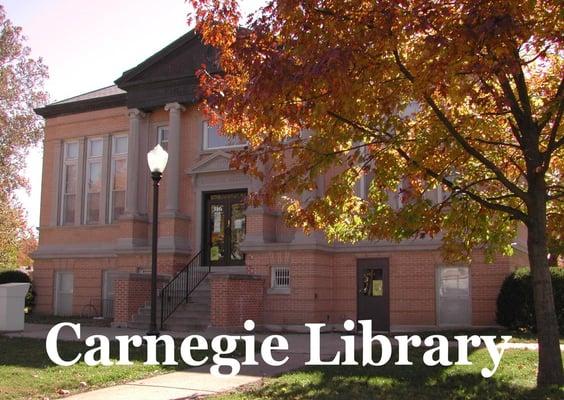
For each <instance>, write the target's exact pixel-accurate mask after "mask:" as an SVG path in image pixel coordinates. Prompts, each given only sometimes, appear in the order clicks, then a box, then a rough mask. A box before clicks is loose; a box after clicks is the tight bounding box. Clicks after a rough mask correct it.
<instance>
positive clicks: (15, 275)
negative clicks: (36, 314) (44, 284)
mask: <svg viewBox="0 0 564 400" xmlns="http://www.w3.org/2000/svg"><path fill="white" fill-rule="evenodd" d="M17 282H19V283H31V278H30V277H29V275H28V274H26V273H25V272H22V271H19V270H17V269H14V270H8V271H3V272H0V285H1V284H3V283H17ZM34 305H35V291H34V290H33V286H32V285H30V286H29V290H28V292H27V295H26V296H25V306H26V307H27V309H28V312H31V309H32V308H33V306H34Z"/></svg>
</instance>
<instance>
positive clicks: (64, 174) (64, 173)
mask: <svg viewBox="0 0 564 400" xmlns="http://www.w3.org/2000/svg"><path fill="white" fill-rule="evenodd" d="M73 143H75V144H76V145H77V146H80V143H79V141H78V140H68V141H65V142H63V163H62V164H63V171H62V174H61V175H62V180H61V209H60V215H59V217H60V218H59V224H60V225H61V226H65V225H67V226H68V225H74V224H75V221H76V212H77V210H76V204H75V210H74V212H75V221H73V222H72V223H67V224H65V204H66V202H65V197H66V194H67V193H66V186H67V165H76V177H77V180H78V174H79V172H80V171H79V170H78V159H79V157H80V149H79V154H77V156H76V158H71V159H67V145H69V144H73ZM74 195H75V196H77V193H76V188H75V194H74Z"/></svg>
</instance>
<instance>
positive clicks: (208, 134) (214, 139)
mask: <svg viewBox="0 0 564 400" xmlns="http://www.w3.org/2000/svg"><path fill="white" fill-rule="evenodd" d="M203 136H204V137H203V143H204V150H212V149H225V148H229V147H241V146H244V145H245V142H244V141H242V140H240V139H238V138H231V137H228V136H226V135H223V134H221V133H220V132H219V126H214V125H208V123H207V121H204V123H203Z"/></svg>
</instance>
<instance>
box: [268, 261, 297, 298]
mask: <svg viewBox="0 0 564 400" xmlns="http://www.w3.org/2000/svg"><path fill="white" fill-rule="evenodd" d="M277 270H287V271H288V286H278V285H277V282H276V271H277ZM291 277H292V275H291V272H290V267H289V266H284V265H276V266H272V267H270V288H269V289H268V291H267V293H269V294H290V288H291V286H292V280H291V279H292V278H291Z"/></svg>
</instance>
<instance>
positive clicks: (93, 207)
mask: <svg viewBox="0 0 564 400" xmlns="http://www.w3.org/2000/svg"><path fill="white" fill-rule="evenodd" d="M102 149H103V141H102V139H101V138H94V139H88V147H87V157H86V190H85V191H86V195H85V202H84V215H85V221H84V222H85V223H87V224H99V223H100V222H101V221H100V200H101V192H102V152H103V151H102Z"/></svg>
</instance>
